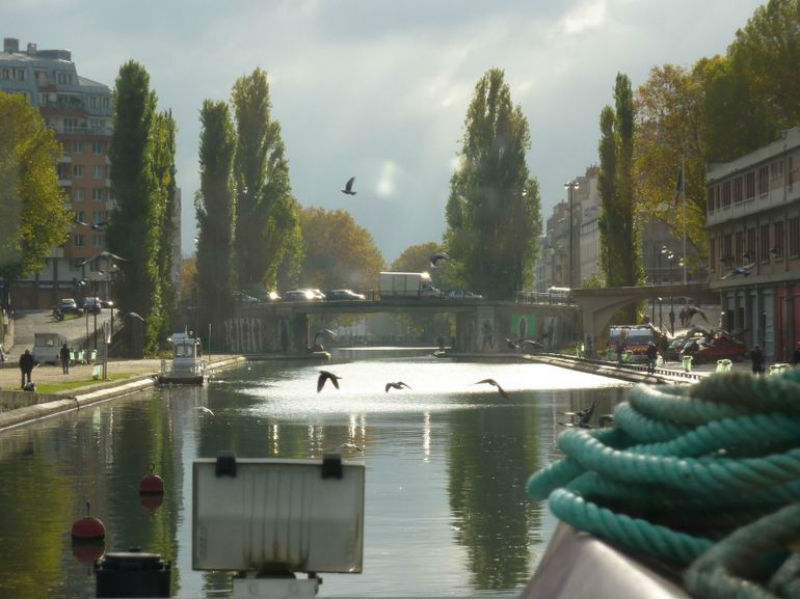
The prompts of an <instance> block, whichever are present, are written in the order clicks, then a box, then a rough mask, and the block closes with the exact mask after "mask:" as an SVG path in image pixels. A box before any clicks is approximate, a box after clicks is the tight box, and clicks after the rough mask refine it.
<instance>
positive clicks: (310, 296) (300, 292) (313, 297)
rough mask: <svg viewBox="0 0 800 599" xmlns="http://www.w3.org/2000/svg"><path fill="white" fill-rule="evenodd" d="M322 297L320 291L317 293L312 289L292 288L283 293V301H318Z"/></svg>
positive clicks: (323, 297)
mask: <svg viewBox="0 0 800 599" xmlns="http://www.w3.org/2000/svg"><path fill="white" fill-rule="evenodd" d="M320 296H321V297H320ZM324 299H325V296H324V295H322V292H319V293H317V290H314V289H292V290H291V291H287V292H285V293H284V294H283V301H285V302H318V301H321V300H324Z"/></svg>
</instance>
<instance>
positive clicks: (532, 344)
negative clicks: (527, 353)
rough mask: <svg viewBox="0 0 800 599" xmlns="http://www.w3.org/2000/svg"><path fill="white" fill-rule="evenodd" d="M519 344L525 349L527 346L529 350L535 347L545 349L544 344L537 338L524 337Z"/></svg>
mask: <svg viewBox="0 0 800 599" xmlns="http://www.w3.org/2000/svg"><path fill="white" fill-rule="evenodd" d="M519 346H520V347H521V348H522V349H523V350H525V349H526V348H527V349H529V350H534V349H544V345H542V344H541V343H539V342H538V341H536V340H535V339H523V340H522V341H520V342H519Z"/></svg>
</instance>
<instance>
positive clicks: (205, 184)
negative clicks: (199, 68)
mask: <svg viewBox="0 0 800 599" xmlns="http://www.w3.org/2000/svg"><path fill="white" fill-rule="evenodd" d="M200 123H201V131H200V190H199V191H198V192H197V195H196V196H195V207H196V208H197V225H198V244H197V289H198V299H199V304H200V305H199V309H200V320H201V324H202V325H205V326H202V330H203V331H205V330H206V327H207V325H208V324H211V325H212V328H217V327H219V326H220V325H221V324H222V321H223V320H224V317H225V315H226V314H228V313H229V311H230V307H231V303H232V294H233V291H234V279H235V272H234V265H233V233H234V212H235V210H234V208H235V206H234V192H233V156H234V149H235V145H236V142H235V137H234V132H233V123H232V121H231V117H230V111H229V110H228V106H227V104H225V102H212V101H211V100H206V101H205V102H203V108H202V110H201V112H200Z"/></svg>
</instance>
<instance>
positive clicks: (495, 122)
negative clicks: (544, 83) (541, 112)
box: [445, 69, 541, 298]
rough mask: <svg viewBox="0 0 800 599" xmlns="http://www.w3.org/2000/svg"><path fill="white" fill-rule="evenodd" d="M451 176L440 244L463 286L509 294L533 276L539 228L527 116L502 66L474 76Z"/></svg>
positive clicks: (493, 295) (499, 295)
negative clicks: (456, 164) (457, 162)
mask: <svg viewBox="0 0 800 599" xmlns="http://www.w3.org/2000/svg"><path fill="white" fill-rule="evenodd" d="M464 129H465V132H464V137H463V140H462V141H463V145H462V148H461V152H460V153H459V158H460V164H461V167H460V168H459V169H458V170H457V171H456V172H455V173H454V174H453V176H452V178H451V179H450V197H449V199H448V201H447V209H446V217H447V226H448V228H447V232H446V233H445V245H446V246H447V248H448V250H449V253H450V256H451V258H452V261H451V265H450V266H451V268H452V269H453V271H454V275H455V277H456V279H457V280H458V281H459V282H460V283H461V284H462V285H464V286H466V287H468V288H470V289H474V290H476V291H481V292H483V293H485V294H486V295H487V296H488V297H491V298H508V297H511V296H513V294H514V293H516V292H517V291H519V290H520V289H522V288H524V287H525V286H526V285H527V284H528V283H529V281H530V279H531V277H532V271H533V264H534V262H535V259H536V251H537V244H536V240H537V238H538V236H539V233H540V231H541V214H540V200H539V186H538V184H537V182H536V180H535V179H534V178H532V177H530V176H529V173H528V167H527V165H526V163H525V153H526V151H527V150H528V149H529V148H530V132H529V129H528V121H527V120H526V119H525V116H524V115H523V114H522V109H521V108H520V107H519V106H517V107H513V106H512V104H511V93H510V91H509V87H508V85H507V84H506V83H505V82H504V74H503V71H502V70H500V69H491V70H489V71H487V72H486V74H485V75H484V76H483V77H482V78H481V79H480V80H479V81H478V83H477V85H476V86H475V94H474V96H473V98H472V101H471V102H470V105H469V108H468V110H467V117H466V119H465V122H464Z"/></svg>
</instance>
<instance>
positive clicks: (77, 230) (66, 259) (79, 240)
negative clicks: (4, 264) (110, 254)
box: [0, 38, 114, 308]
mask: <svg viewBox="0 0 800 599" xmlns="http://www.w3.org/2000/svg"><path fill="white" fill-rule="evenodd" d="M0 90H1V91H4V92H7V93H15V94H22V95H24V96H25V98H26V99H27V100H28V102H29V103H30V104H31V105H32V106H35V107H37V108H38V109H39V110H40V111H41V114H42V116H43V117H44V119H45V122H46V123H47V126H48V127H50V128H51V129H52V130H53V131H54V132H55V134H56V139H58V141H59V142H60V143H61V145H62V147H63V155H62V156H61V159H60V160H59V164H58V178H59V183H60V184H61V186H62V187H63V189H64V191H65V194H66V199H67V201H68V202H69V206H70V209H71V210H72V211H73V212H74V213H75V222H74V224H73V225H72V228H71V230H70V232H69V239H68V240H67V241H66V242H65V243H64V244H63V245H61V246H58V247H54V248H52V250H51V252H50V255H49V256H48V257H47V260H46V265H45V267H44V269H42V271H41V272H38V273H36V274H34V275H32V276H30V277H28V278H26V279H23V280H21V281H18V282H17V283H16V284H15V285H14V287H13V294H14V303H15V306H16V307H18V308H48V307H51V306H53V305H54V304H56V303H57V302H58V299H59V298H61V297H80V296H84V295H101V296H102V295H104V291H105V289H107V287H108V277H109V273H108V272H107V270H108V269H106V271H103V270H102V269H101V266H100V264H101V263H100V261H93V262H92V263H91V264H90V265H88V268H87V265H84V262H85V261H86V260H87V259H89V258H91V257H94V256H96V255H98V254H99V253H100V252H102V251H103V250H105V248H106V240H105V225H106V223H107V222H108V219H109V214H110V211H111V209H112V205H113V201H114V198H113V197H111V185H110V180H109V171H110V161H109V158H108V150H109V143H110V140H111V126H112V114H113V104H112V93H111V88H109V87H108V86H107V85H104V84H102V83H98V82H96V81H92V80H91V79H87V78H86V77H82V76H80V75H78V72H77V69H76V66H75V63H74V62H73V61H72V55H71V52H70V51H69V50H39V49H38V48H37V46H36V44H28V45H27V47H26V48H25V49H24V50H21V49H20V46H19V40H17V39H15V38H5V39H4V40H3V52H2V54H0Z"/></svg>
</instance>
